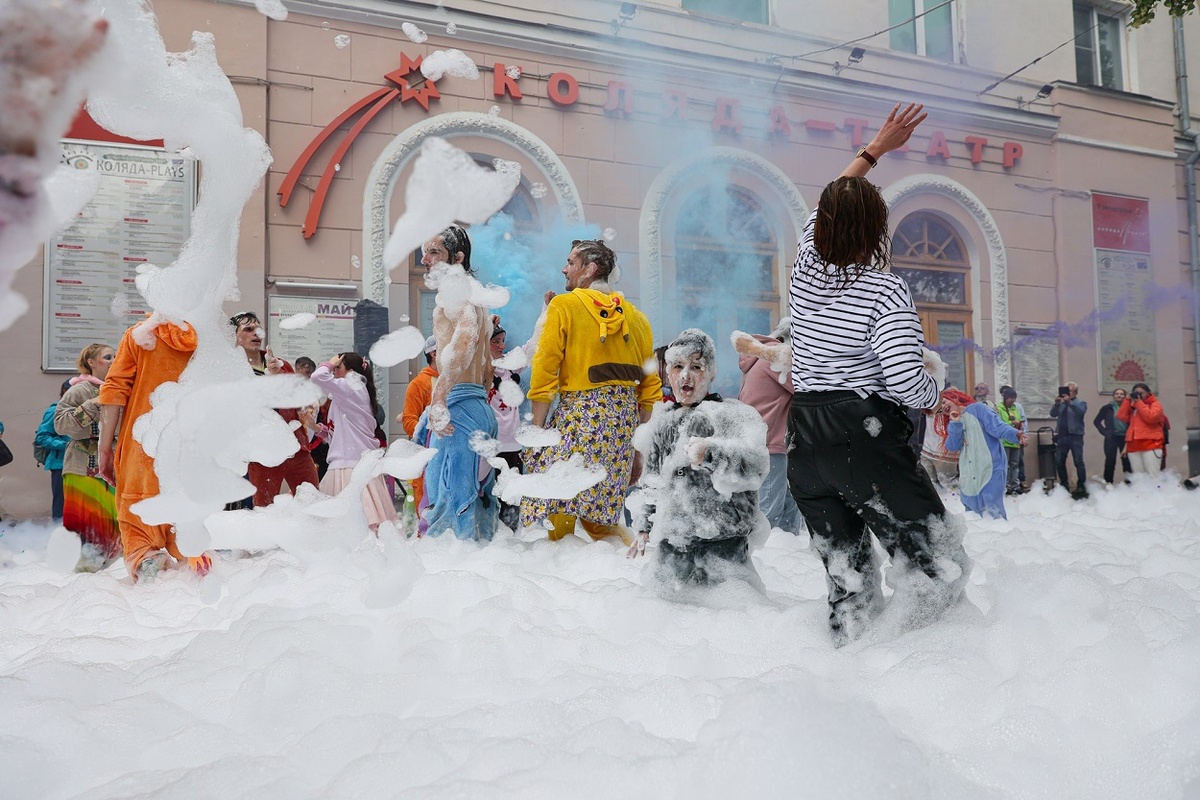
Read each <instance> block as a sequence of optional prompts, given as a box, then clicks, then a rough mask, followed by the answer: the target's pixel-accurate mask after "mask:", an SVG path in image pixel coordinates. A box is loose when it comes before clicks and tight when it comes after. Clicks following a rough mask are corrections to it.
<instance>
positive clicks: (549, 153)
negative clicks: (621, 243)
mask: <svg viewBox="0 0 1200 800" xmlns="http://www.w3.org/2000/svg"><path fill="white" fill-rule="evenodd" d="M431 136H434V137H439V138H443V139H452V138H454V137H457V136H476V137H482V138H484V139H492V140H494V141H497V142H502V143H504V144H505V145H507V146H509V147H511V148H513V149H515V150H517V151H519V152H521V153H522V154H523V155H525V156H526V157H528V158H529V160H530V161H532V162H534V163H535V164H537V166H538V167H539V168H540V169H541V171H542V174H543V176H544V180H545V182H546V185H547V186H548V187H550V189H551V191H553V192H554V198H555V200H556V201H557V202H558V209H559V213H560V214H561V215H562V217H563V219H564V220H565V221H566V222H570V223H578V222H583V219H584V214H583V201H582V199H581V198H580V196H579V190H578V189H577V188H576V187H575V181H574V179H572V178H571V173H570V172H568V171H567V167H566V165H565V164H563V162H562V160H561V159H560V158H559V157H558V156H557V155H556V154H555V153H554V151H553V150H551V149H550V146H549V145H547V144H546V143H545V142H544V141H542V140H541V139H539V138H538V137H537V136H535V135H534V134H533V133H531V132H530V131H528V130H526V129H525V128H522V127H521V126H520V125H517V124H515V123H513V122H510V121H509V120H507V119H504V118H503V117H494V116H492V115H490V114H478V113H474V112H467V111H458V112H452V113H449V114H439V115H437V116H436V117H430V118H429V119H426V120H424V121H422V122H418V123H417V124H415V125H412V126H411V127H409V128H407V129H405V131H404V133H402V134H399V135H398V136H396V138H395V139H393V140H392V141H391V143H389V144H388V146H387V147H386V148H384V151H383V152H382V153H381V154H380V155H379V158H378V159H376V161H375V163H374V165H372V167H371V172H370V174H369V175H368V176H367V186H366V191H365V193H364V195H363V297H364V298H368V299H371V300H374V301H375V302H376V303H379V304H380V305H384V306H386V305H387V304H388V291H387V287H388V283H389V281H388V271H387V268H386V267H385V266H384V264H383V248H384V246H385V245H386V244H387V240H388V236H389V235H390V233H391V225H392V213H391V207H390V206H391V197H392V193H393V191H394V189H395V186H396V181H397V180H398V178H399V176H400V173H401V172H403V171H404V168H405V167H406V166H407V165H408V163H409V161H411V160H412V159H413V158H415V157H416V155H417V152H418V151H419V150H420V148H421V145H422V144H423V143H424V142H425V140H426V139H428V138H429V137H431ZM375 381H376V384H377V386H378V387H379V388H380V389H381V390H386V387H387V383H388V379H387V370H386V369H384V368H380V369H379V370H377V372H376V374H375ZM379 398H380V403H381V404H383V405H384V406H385V410H386V404H387V392H386V391H381V392H380V395H379Z"/></svg>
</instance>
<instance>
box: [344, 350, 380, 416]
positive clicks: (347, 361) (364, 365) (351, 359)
mask: <svg viewBox="0 0 1200 800" xmlns="http://www.w3.org/2000/svg"><path fill="white" fill-rule="evenodd" d="M338 355H339V356H341V357H342V366H343V367H345V368H346V369H348V370H350V371H351V372H357V373H358V374H359V375H362V376H363V377H364V378H365V379H366V381H367V396H368V397H370V398H371V413H372V414H373V415H374V416H375V417H376V418H378V417H379V401H378V400H376V399H375V371H374V370H372V369H371V362H370V361H367V360H366V359H365V358H363V357H362V356H360V355H359V354H358V353H338Z"/></svg>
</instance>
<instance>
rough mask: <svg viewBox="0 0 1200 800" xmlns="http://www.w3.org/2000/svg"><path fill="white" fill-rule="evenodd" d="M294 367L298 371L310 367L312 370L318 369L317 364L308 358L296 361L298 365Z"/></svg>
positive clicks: (304, 357) (300, 358)
mask: <svg viewBox="0 0 1200 800" xmlns="http://www.w3.org/2000/svg"><path fill="white" fill-rule="evenodd" d="M292 366H294V367H295V368H296V369H300V368H301V367H308V368H310V369H316V368H317V362H315V361H313V360H312V359H311V358H309V357H308V356H300V357H299V358H297V359H296V363H295V364H293V365H292Z"/></svg>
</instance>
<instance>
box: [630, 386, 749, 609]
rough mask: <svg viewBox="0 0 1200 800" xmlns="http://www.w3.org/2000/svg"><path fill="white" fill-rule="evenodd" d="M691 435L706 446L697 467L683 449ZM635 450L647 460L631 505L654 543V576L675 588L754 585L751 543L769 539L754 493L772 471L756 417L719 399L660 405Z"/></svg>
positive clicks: (712, 396)
mask: <svg viewBox="0 0 1200 800" xmlns="http://www.w3.org/2000/svg"><path fill="white" fill-rule="evenodd" d="M693 438H703V439H706V442H705V444H706V445H707V452H706V454H705V456H704V459H703V461H701V463H700V464H699V465H696V466H693V465H692V463H691V459H690V457H689V452H688V451H689V445H690V444H691V441H692V439H693ZM633 445H634V447H635V448H637V450H638V451H639V452H641V453H642V455H643V457H644V459H645V463H644V471H643V473H642V480H641V488H640V491H639V492H638V494H637V495H636V496H635V498H631V503H630V506H631V509H633V510H634V524H635V529H636V530H639V531H649V532H650V533H651V534H652V535H653V538H654V539H655V540H656V541H657V542H658V566H657V569H656V570H655V574H656V577H657V578H659V579H660V580H662V581H664V582H666V583H668V584H673V585H675V586H682V585H686V584H708V583H719V582H721V581H722V580H724V579H725V578H726V577H734V576H737V577H743V578H746V579H748V580H750V581H751V582H752V583H755V584H758V583H759V581H758V576H757V574H756V573H755V572H754V567H753V566H752V565H751V563H750V559H749V544H750V538H751V537H752V536H753V537H755V538H756V539H760V538H761V539H762V540H765V538H766V536H768V535H769V534H770V525H769V524H768V523H767V520H766V517H764V516H763V515H762V512H760V511H759V508H758V488H759V486H761V485H762V482H763V480H765V479H766V477H767V473H768V471H769V470H770V454H769V453H768V452H767V426H766V423H764V422H763V420H762V417H761V416H760V415H759V413H758V412H757V411H755V410H754V409H753V408H752V407H750V406H748V405H745V404H744V403H740V402H738V401H737V400H723V399H722V398H721V397H720V395H716V394H710V395H708V396H707V397H705V398H704V399H703V400H701V401H700V402H699V403H697V404H696V405H694V406H682V405H679V404H677V403H673V402H666V403H662V404H660V405H657V406H655V408H654V413H653V415H652V416H651V417H650V420H649V421H648V422H646V424H644V425H642V426H640V427H639V428H638V429H637V432H636V433H635V434H634V437H633ZM639 501H640V504H639ZM639 505H640V507H638V506H639Z"/></svg>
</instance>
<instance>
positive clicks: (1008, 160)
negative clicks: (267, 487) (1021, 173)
mask: <svg viewBox="0 0 1200 800" xmlns="http://www.w3.org/2000/svg"><path fill="white" fill-rule="evenodd" d="M1003 150H1004V168H1005V169H1012V168H1013V167H1015V166H1016V165H1017V159H1019V158H1020V157H1021V156H1023V155H1025V148H1024V147H1022V146H1021V143H1020V142H1005V143H1004V145H1003Z"/></svg>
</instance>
